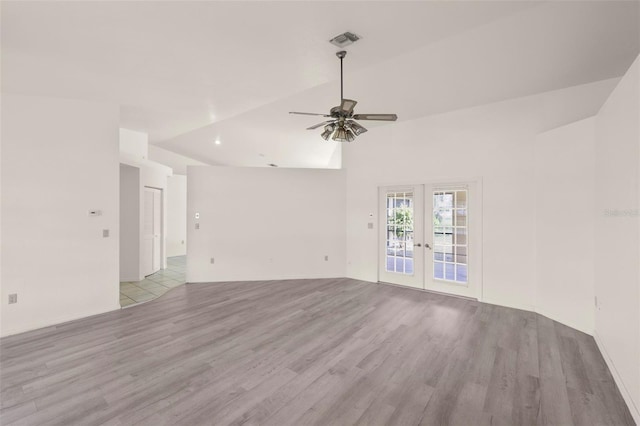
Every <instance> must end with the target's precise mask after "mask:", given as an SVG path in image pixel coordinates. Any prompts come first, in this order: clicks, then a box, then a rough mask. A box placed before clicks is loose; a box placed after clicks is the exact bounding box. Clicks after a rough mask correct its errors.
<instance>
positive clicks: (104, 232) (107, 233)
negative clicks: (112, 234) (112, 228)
mask: <svg viewBox="0 0 640 426" xmlns="http://www.w3.org/2000/svg"><path fill="white" fill-rule="evenodd" d="M102 238H109V230H108V229H103V230H102Z"/></svg>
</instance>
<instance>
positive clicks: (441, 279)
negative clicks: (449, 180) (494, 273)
mask: <svg viewBox="0 0 640 426" xmlns="http://www.w3.org/2000/svg"><path fill="white" fill-rule="evenodd" d="M480 191H481V188H480V186H479V184H478V183H477V182H467V183H464V184H463V183H461V184H460V185H453V184H450V185H445V184H431V185H425V210H426V211H427V212H428V213H427V214H426V220H425V243H427V244H428V245H429V246H428V247H427V250H425V275H424V288H425V289H426V290H432V291H437V292H442V293H449V294H455V295H459V296H465V297H472V298H478V297H479V294H480V293H479V292H480V291H481V288H482V287H481V286H482V283H481V279H482V278H481V277H482V273H481V268H482V254H481V247H480V244H479V243H478V241H480V238H478V237H479V236H480V235H481V234H480V232H481V230H480V227H479V225H478V224H481V223H482V217H481V214H482V210H481V208H480V207H478V206H479V204H478V203H479V200H480V198H479V197H480V195H479V192H480ZM471 209H473V210H471ZM470 211H471V213H470Z"/></svg>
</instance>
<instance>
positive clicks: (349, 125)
mask: <svg viewBox="0 0 640 426" xmlns="http://www.w3.org/2000/svg"><path fill="white" fill-rule="evenodd" d="M336 56H337V57H338V58H340V105H339V106H336V107H333V108H331V110H330V111H329V114H316V113H313V112H295V111H293V112H290V113H289V114H300V115H319V116H321V117H329V118H331V119H330V120H328V121H323V122H322V123H318V124H316V125H313V126H311V127H308V128H307V130H313V129H317V128H318V127H322V126H324V131H323V132H322V134H321V135H320V136H322V138H323V139H324V140H329V137H331V135H333V137H332V138H331V139H333V140H334V141H338V142H351V141H353V140H354V139H355V138H356V136H359V135H361V134H363V133H364V132H366V131H367V129H365V128H364V127H362V126H361V125H360V124H358V123H357V122H356V121H355V120H378V121H396V120H397V119H398V116H397V115H396V114H354V113H353V108H354V107H355V106H356V104H357V103H358V102H356V101H354V100H353V99H345V98H344V92H343V87H344V84H343V77H342V60H343V59H344V57H345V56H347V52H345V51H344V50H341V51H340V52H336Z"/></svg>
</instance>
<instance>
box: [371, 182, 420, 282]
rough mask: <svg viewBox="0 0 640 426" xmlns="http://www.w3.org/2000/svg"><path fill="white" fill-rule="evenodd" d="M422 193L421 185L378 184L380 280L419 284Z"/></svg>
mask: <svg viewBox="0 0 640 426" xmlns="http://www.w3.org/2000/svg"><path fill="white" fill-rule="evenodd" d="M423 194H424V190H423V189H422V187H421V185H416V186H406V187H397V188H380V212H379V217H380V218H381V223H380V229H381V231H382V235H381V237H382V239H381V241H382V244H381V250H380V262H379V265H380V268H379V269H380V272H379V276H380V281H383V282H388V283H394V284H400V285H406V286H409V287H416V288H423V279H422V277H423V275H424V256H423V253H422V249H423V247H422V239H421V238H422V234H423V232H424V229H423V227H424V220H423V217H422V215H423V209H422V207H421V206H422V205H423V204H424V202H423ZM416 238H417V239H416Z"/></svg>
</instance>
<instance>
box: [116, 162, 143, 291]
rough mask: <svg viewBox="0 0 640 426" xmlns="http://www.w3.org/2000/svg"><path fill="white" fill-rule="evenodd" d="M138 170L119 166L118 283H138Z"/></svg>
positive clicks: (139, 275) (122, 165) (124, 165)
mask: <svg viewBox="0 0 640 426" xmlns="http://www.w3.org/2000/svg"><path fill="white" fill-rule="evenodd" d="M140 215H141V213H140V169H139V168H137V167H132V166H128V165H126V164H120V281H139V280H140V278H141V274H140V244H141V241H140V232H141V230H140Z"/></svg>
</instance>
